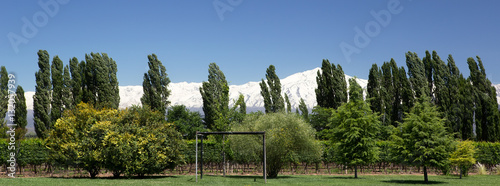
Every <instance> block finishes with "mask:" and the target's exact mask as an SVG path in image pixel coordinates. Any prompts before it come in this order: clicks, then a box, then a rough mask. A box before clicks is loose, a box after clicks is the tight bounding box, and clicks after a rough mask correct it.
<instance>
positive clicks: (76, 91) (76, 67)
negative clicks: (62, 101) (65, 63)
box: [69, 57, 84, 106]
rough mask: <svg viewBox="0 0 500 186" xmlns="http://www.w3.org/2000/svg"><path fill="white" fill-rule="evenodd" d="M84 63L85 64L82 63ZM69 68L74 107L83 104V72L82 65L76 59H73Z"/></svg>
mask: <svg viewBox="0 0 500 186" xmlns="http://www.w3.org/2000/svg"><path fill="white" fill-rule="evenodd" d="M82 63H84V62H83V61H82ZM69 68H70V72H71V95H72V103H74V105H73V106H76V105H78V104H80V102H82V97H83V91H82V83H83V82H82V77H83V75H84V74H82V71H81V70H80V63H79V62H78V59H77V58H76V57H73V58H71V60H70V61H69Z"/></svg>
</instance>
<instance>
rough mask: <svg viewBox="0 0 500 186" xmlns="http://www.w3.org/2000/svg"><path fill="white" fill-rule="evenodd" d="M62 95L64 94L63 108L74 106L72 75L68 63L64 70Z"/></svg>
mask: <svg viewBox="0 0 500 186" xmlns="http://www.w3.org/2000/svg"><path fill="white" fill-rule="evenodd" d="M61 95H62V105H63V106H64V108H63V110H65V109H69V108H73V107H74V105H75V103H74V100H73V97H72V95H71V76H70V73H69V66H68V65H66V66H65V67H64V71H63V89H62V92H61Z"/></svg>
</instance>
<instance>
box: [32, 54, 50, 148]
mask: <svg viewBox="0 0 500 186" xmlns="http://www.w3.org/2000/svg"><path fill="white" fill-rule="evenodd" d="M37 54H38V67H39V70H38V71H37V72H35V78H36V86H35V95H34V96H33V116H34V124H35V132H36V134H37V136H38V137H39V138H42V139H45V138H46V137H47V134H48V131H49V130H50V129H51V128H52V122H51V119H50V118H51V117H50V115H49V114H50V91H51V88H52V87H51V82H50V62H49V53H48V52H47V51H46V50H39V51H38V53H37Z"/></svg>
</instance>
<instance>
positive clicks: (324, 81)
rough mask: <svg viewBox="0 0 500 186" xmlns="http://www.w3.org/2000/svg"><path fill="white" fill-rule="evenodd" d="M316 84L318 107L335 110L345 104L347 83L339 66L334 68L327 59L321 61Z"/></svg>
mask: <svg viewBox="0 0 500 186" xmlns="http://www.w3.org/2000/svg"><path fill="white" fill-rule="evenodd" d="M316 83H317V84H318V88H316V90H315V92H316V101H317V102H318V105H319V106H320V107H325V108H333V109H336V108H338V107H339V106H340V105H341V104H342V103H346V102H347V83H346V80H345V75H344V71H343V70H342V67H341V66H340V65H337V66H335V64H333V63H332V64H330V61H328V59H323V62H322V64H321V72H320V71H318V73H317V76H316Z"/></svg>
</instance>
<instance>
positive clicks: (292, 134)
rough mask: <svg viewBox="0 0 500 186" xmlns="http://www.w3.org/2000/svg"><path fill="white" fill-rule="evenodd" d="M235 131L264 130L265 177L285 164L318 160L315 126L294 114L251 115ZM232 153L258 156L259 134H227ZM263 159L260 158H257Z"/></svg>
mask: <svg viewBox="0 0 500 186" xmlns="http://www.w3.org/2000/svg"><path fill="white" fill-rule="evenodd" d="M233 129H234V131H265V132H266V155H267V156H266V157H267V170H266V171H267V176H268V177H270V178H276V177H277V176H278V173H279V172H280V171H281V169H282V168H283V166H284V165H285V164H286V163H290V162H293V163H298V162H318V161H320V159H321V154H322V152H321V146H320V144H319V142H317V141H316V140H314V129H312V128H311V126H310V125H309V124H308V123H306V122H305V121H304V120H303V119H302V118H300V116H297V115H296V114H286V113H282V112H281V113H270V114H265V115H250V116H247V117H246V118H245V120H244V121H243V123H242V124H239V125H237V126H234V127H233ZM230 141H231V148H232V150H233V152H234V156H235V157H236V158H237V159H238V158H239V156H245V157H261V154H262V153H263V152H262V145H261V144H262V137H261V136H257V135H251V136H250V135H245V136H243V135H234V136H230ZM260 161H262V159H260Z"/></svg>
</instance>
